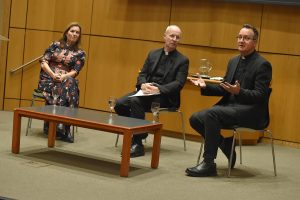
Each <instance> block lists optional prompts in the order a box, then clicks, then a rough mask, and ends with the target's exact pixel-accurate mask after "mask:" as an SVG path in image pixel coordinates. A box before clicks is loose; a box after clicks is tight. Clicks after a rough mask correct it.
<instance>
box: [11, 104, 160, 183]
mask: <svg viewBox="0 0 300 200" xmlns="http://www.w3.org/2000/svg"><path fill="white" fill-rule="evenodd" d="M22 117H29V118H34V119H40V120H45V121H49V132H48V147H54V145H55V137H56V124H57V123H63V124H70V125H74V126H79V127H84V128H89V129H95V130H101V131H107V132H111V133H117V134H122V135H123V146H122V159H121V168H120V176H123V177H127V176H128V171H129V164H130V147H131V138H132V135H136V134H141V133H145V132H153V134H154V140H153V148H152V159H151V168H153V169H156V168H157V167H158V163H159V153H160V141H161V135H160V133H159V130H160V129H161V128H162V124H161V123H153V122H150V121H147V120H141V119H134V118H130V117H122V116H118V115H116V114H112V115H111V114H110V113H107V112H101V111H95V110H88V109H82V108H68V107H63V106H53V105H49V106H48V105H47V106H34V107H23V108H16V109H15V110H14V119H13V136H12V149H11V151H12V153H15V154H18V153H19V152H20V135H21V118H22Z"/></svg>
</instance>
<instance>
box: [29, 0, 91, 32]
mask: <svg viewBox="0 0 300 200" xmlns="http://www.w3.org/2000/svg"><path fill="white" fill-rule="evenodd" d="M92 2H93V1H92V0H84V1H82V0H64V1H61V0H30V1H29V2H28V13H27V28H30V29H39V30H52V31H64V30H65V28H66V27H67V26H68V24H69V23H70V22H74V21H77V22H79V24H80V25H81V26H82V33H84V34H86V33H90V24H91V23H90V20H91V13H92Z"/></svg>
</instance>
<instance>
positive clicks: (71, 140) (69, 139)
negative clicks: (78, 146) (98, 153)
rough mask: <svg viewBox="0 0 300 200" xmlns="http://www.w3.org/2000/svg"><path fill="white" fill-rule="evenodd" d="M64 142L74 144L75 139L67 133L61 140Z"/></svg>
mask: <svg viewBox="0 0 300 200" xmlns="http://www.w3.org/2000/svg"><path fill="white" fill-rule="evenodd" d="M60 139H61V140H62V141H64V142H69V143H74V138H73V136H72V134H71V133H70V132H69V131H66V132H65V134H64V135H62V136H61V138H60Z"/></svg>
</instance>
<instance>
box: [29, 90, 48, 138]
mask: <svg viewBox="0 0 300 200" xmlns="http://www.w3.org/2000/svg"><path fill="white" fill-rule="evenodd" d="M36 100H45V98H44V95H43V93H42V92H41V91H40V90H38V89H34V90H33V93H32V99H31V105H30V106H34V102H35V101H36ZM31 123H32V119H31V118H28V122H27V127H26V136H27V135H28V130H29V129H30V128H31Z"/></svg>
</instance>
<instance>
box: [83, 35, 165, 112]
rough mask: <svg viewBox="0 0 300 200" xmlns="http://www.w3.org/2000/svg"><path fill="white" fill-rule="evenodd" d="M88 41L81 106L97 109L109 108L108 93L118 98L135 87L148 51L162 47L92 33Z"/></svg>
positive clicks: (153, 43) (156, 44) (151, 43)
mask: <svg viewBox="0 0 300 200" xmlns="http://www.w3.org/2000/svg"><path fill="white" fill-rule="evenodd" d="M90 40H91V44H90V50H89V54H90V55H89V62H88V66H89V67H88V71H87V80H86V93H85V105H84V107H87V108H93V109H100V110H108V104H107V100H108V97H109V96H114V97H121V96H123V95H125V94H126V93H129V92H132V91H134V90H135V84H136V78H137V75H138V71H139V69H141V68H142V66H143V64H144V61H145V59H146V56H147V54H148V51H150V50H151V49H153V48H160V47H162V46H163V45H162V44H160V43H155V42H145V41H137V40H128V39H117V38H107V37H94V36H92V37H91V38H90ZM111 47H113V48H111Z"/></svg>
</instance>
